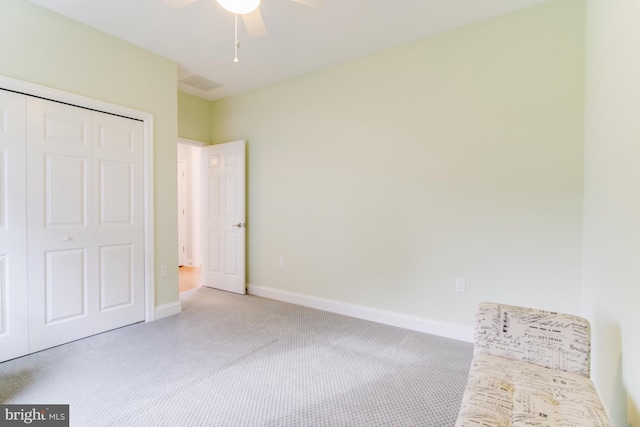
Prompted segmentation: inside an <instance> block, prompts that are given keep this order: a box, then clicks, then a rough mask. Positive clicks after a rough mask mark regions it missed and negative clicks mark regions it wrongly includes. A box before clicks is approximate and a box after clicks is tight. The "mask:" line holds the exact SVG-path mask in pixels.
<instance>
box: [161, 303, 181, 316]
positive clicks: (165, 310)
mask: <svg viewBox="0 0 640 427" xmlns="http://www.w3.org/2000/svg"><path fill="white" fill-rule="evenodd" d="M181 311H182V304H180V301H174V302H170V303H167V304H162V305H159V306H157V307H156V316H155V320H160V319H163V318H165V317H169V316H173V315H176V314H180V312H181Z"/></svg>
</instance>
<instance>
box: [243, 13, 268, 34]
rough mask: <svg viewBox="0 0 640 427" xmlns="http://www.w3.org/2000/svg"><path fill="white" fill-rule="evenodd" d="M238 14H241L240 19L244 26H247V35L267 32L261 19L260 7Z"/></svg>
mask: <svg viewBox="0 0 640 427" xmlns="http://www.w3.org/2000/svg"><path fill="white" fill-rule="evenodd" d="M240 16H242V21H243V22H244V26H245V27H246V28H247V33H249V36H251V37H260V36H264V35H265V34H267V27H265V25H264V21H263V20H262V14H261V13H260V8H258V9H256V10H254V11H253V12H250V13H245V14H243V15H240Z"/></svg>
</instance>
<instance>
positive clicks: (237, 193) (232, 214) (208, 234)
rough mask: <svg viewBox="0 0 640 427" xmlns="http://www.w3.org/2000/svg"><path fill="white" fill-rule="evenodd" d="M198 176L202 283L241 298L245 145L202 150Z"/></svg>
mask: <svg viewBox="0 0 640 427" xmlns="http://www.w3.org/2000/svg"><path fill="white" fill-rule="evenodd" d="M201 173H202V185H201V191H202V200H201V203H202V205H201V207H202V214H201V224H202V225H201V227H202V232H203V236H204V238H203V242H202V278H203V283H204V285H205V286H209V287H213V288H218V289H222V290H225V291H230V292H235V293H238V294H244V293H246V283H245V228H246V224H245V142H244V141H237V142H230V143H227V144H219V145H212V146H208V147H204V148H203V149H202V171H201Z"/></svg>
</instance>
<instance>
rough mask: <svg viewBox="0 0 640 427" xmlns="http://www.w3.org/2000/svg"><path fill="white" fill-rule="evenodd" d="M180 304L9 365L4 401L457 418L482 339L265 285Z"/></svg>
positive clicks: (226, 417) (194, 422) (243, 414)
mask: <svg viewBox="0 0 640 427" xmlns="http://www.w3.org/2000/svg"><path fill="white" fill-rule="evenodd" d="M181 298H182V301H183V312H182V313H181V314H180V315H177V316H173V317H170V318H166V319H162V320H158V321H156V322H150V323H139V324H136V325H132V326H128V327H125V328H121V329H118V330H115V331H111V332H106V333H103V334H100V335H97V336H93V337H90V338H86V339H83V340H79V341H76V342H73V343H69V344H65V345H63V346H59V347H56V348H53V349H49V350H45V351H42V352H40V353H36V354H32V355H29V356H25V357H22V358H19V359H15V360H11V361H8V362H5V363H1V364H0V402H2V403H20V404H54V403H59V404H70V419H71V425H72V426H78V427H84V426H92V427H97V426H118V427H125V426H172V427H177V426H223V427H226V426H296V427H297V426H401V427H407V426H423V427H424V426H433V427H439V426H442V427H445V426H446V427H449V426H452V425H453V424H454V423H455V419H456V415H457V413H458V409H459V407H460V401H461V398H462V394H463V391H464V387H465V384H466V380H467V373H468V369H469V365H470V362H471V358H472V352H473V346H472V345H471V344H468V343H462V342H458V341H454V340H450V339H445V338H439V337H435V336H431V335H427V334H422V333H419V332H413V331H408V330H404V329H400V328H395V327H390V326H384V325H380V324H377V323H372V322H367V321H363V320H358V319H353V318H349V317H345V316H341V315H337V314H332V313H327V312H323V311H319V310H314V309H310V308H306V307H301V306H296V305H292V304H287V303H281V302H277V301H272V300H268V299H263V298H259V297H255V296H240V295H234V294H230V293H226V292H222V291H217V290H213V289H209V288H200V289H197V290H194V291H189V292H186V293H183V294H181Z"/></svg>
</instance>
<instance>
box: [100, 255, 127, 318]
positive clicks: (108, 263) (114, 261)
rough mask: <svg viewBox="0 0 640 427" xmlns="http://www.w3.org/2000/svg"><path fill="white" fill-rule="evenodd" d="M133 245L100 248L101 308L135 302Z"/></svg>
mask: <svg viewBox="0 0 640 427" xmlns="http://www.w3.org/2000/svg"><path fill="white" fill-rule="evenodd" d="M133 267H134V266H133V247H132V245H117V246H103V247H101V248H100V310H101V311H104V310H109V309H114V308H117V307H121V306H123V305H128V304H131V303H132V302H133V274H132V273H133Z"/></svg>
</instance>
